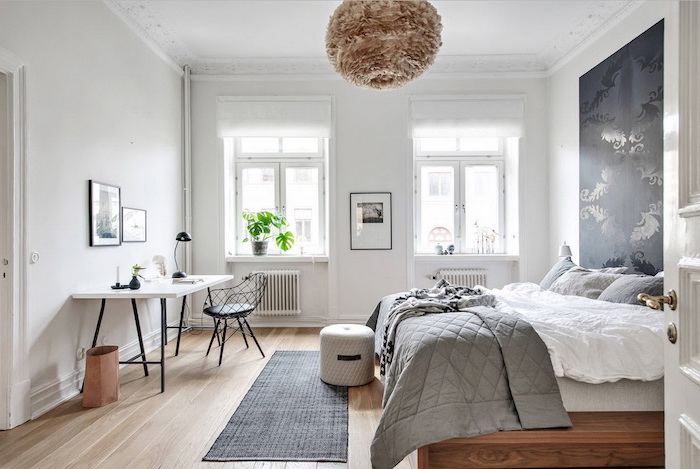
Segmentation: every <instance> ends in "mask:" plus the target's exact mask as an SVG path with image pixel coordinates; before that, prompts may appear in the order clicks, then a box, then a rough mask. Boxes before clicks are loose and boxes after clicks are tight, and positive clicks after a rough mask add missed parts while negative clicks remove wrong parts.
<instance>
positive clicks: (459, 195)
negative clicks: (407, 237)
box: [413, 141, 507, 254]
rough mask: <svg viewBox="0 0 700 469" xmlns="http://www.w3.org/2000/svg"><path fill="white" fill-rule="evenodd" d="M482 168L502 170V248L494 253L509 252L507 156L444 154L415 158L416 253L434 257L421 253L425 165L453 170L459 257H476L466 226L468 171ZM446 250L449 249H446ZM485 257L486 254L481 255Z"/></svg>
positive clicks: (455, 238) (500, 198)
mask: <svg viewBox="0 0 700 469" xmlns="http://www.w3.org/2000/svg"><path fill="white" fill-rule="evenodd" d="M500 146H501V148H503V143H502V141H501V145H500ZM478 165H488V166H496V167H497V168H498V176H499V177H498V181H499V201H498V205H499V225H500V226H499V230H500V233H499V239H500V243H499V244H500V246H499V249H498V251H497V252H494V253H493V254H503V253H505V252H506V250H507V247H506V233H507V227H506V193H505V187H506V184H505V158H504V156H490V155H481V156H466V155H464V154H461V155H458V156H453V157H451V158H448V157H445V156H443V155H441V156H440V157H433V156H428V155H425V156H418V155H417V156H416V158H415V169H414V170H415V173H414V174H415V178H414V181H415V186H414V190H413V194H414V207H415V211H414V212H415V213H414V227H413V233H414V236H413V237H414V246H415V248H414V250H415V254H433V253H431V252H423V251H420V247H421V246H422V245H423V244H425V243H423V240H422V239H421V236H422V233H421V217H422V214H421V210H422V203H421V202H422V194H421V188H422V187H423V181H422V177H423V176H422V174H423V171H422V168H423V167H425V166H444V167H452V168H453V173H454V180H453V184H454V185H453V187H454V188H455V191H454V195H455V203H454V210H453V213H454V226H455V231H456V233H453V238H454V240H455V241H454V246H455V253H456V254H475V252H474V251H473V249H472V248H471V244H472V243H471V237H467V236H466V235H467V233H469V232H468V230H469V229H470V227H468V226H466V199H465V198H466V193H465V192H466V191H465V186H464V183H463V177H464V172H465V169H466V167H467V166H478ZM444 247H445V248H446V247H447V246H444ZM479 254H483V253H479Z"/></svg>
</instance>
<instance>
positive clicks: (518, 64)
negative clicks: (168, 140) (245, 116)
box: [103, 0, 642, 77]
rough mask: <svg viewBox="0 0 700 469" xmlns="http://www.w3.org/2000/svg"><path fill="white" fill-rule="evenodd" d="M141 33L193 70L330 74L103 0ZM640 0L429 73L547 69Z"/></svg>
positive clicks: (320, 63) (323, 65)
mask: <svg viewBox="0 0 700 469" xmlns="http://www.w3.org/2000/svg"><path fill="white" fill-rule="evenodd" d="M103 1H104V2H105V3H106V4H107V5H108V6H109V8H110V9H112V10H113V11H114V12H115V13H117V15H118V16H119V17H120V18H121V19H122V20H123V21H124V22H125V23H126V24H127V25H128V26H129V27H130V28H132V29H133V30H134V31H135V32H136V33H137V34H138V36H139V37H140V38H142V39H143V40H145V41H146V42H147V43H148V44H149V46H150V47H151V48H152V49H153V50H155V51H156V52H157V53H158V54H159V55H160V56H161V57H163V58H164V59H165V60H166V61H168V62H169V63H170V64H171V65H173V66H175V67H177V68H181V67H183V66H184V65H189V66H190V67H191V69H192V73H193V75H216V76H219V75H235V76H253V77H255V76H281V77H283V76H287V77H288V76H312V77H322V76H323V77H325V76H329V77H330V76H333V75H334V72H333V69H332V67H331V66H330V64H329V63H328V59H327V58H326V57H245V58H244V57H231V58H209V57H200V56H198V55H197V54H196V53H195V52H194V51H193V50H192V48H191V47H189V45H188V44H187V43H186V42H185V41H184V40H182V39H181V37H180V36H179V35H178V32H177V31H176V30H175V28H173V27H172V26H171V25H169V24H168V22H167V21H166V20H165V19H164V17H163V15H162V14H161V12H160V11H159V3H161V2H158V1H154V0H103ZM641 3H642V1H641V0H627V1H620V2H610V1H604V0H598V1H591V2H590V4H587V5H586V8H585V9H583V10H581V13H580V14H577V15H576V16H575V17H572V18H571V19H570V22H569V24H568V25H563V26H562V27H561V32H560V33H559V34H558V35H557V36H556V37H555V39H554V40H553V41H551V42H550V43H549V44H547V45H546V46H545V48H544V50H542V51H540V52H538V53H534V54H502V55H452V56H441V55H439V54H438V56H437V58H436V61H435V64H434V65H433V67H432V68H431V69H430V71H429V72H428V74H427V75H428V76H433V77H435V76H438V75H451V74H454V75H460V74H461V75H464V74H468V75H470V74H478V73H484V74H498V73H508V74H510V73H546V72H548V71H551V69H552V68H553V67H558V66H560V65H561V64H562V63H565V62H567V61H568V60H569V59H570V57H573V56H575V55H577V54H578V52H579V51H580V50H581V45H582V44H584V43H587V42H589V41H590V40H591V37H597V36H600V35H601V34H603V33H604V32H606V31H608V30H610V29H611V28H613V27H614V26H616V25H617V24H618V23H619V22H620V21H621V20H622V19H623V18H624V17H626V16H627V15H628V14H629V13H630V12H632V11H633V10H634V9H636V8H637V7H638V6H639V5H640V4H641Z"/></svg>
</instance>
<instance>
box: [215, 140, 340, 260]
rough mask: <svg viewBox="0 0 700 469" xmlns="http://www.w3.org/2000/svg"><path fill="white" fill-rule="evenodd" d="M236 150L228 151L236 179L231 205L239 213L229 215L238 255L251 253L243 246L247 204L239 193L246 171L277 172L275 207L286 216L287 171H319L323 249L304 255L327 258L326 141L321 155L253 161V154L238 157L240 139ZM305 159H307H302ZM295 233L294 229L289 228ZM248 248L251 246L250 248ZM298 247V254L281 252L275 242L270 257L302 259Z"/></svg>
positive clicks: (276, 156)
mask: <svg viewBox="0 0 700 469" xmlns="http://www.w3.org/2000/svg"><path fill="white" fill-rule="evenodd" d="M233 140H234V142H233V146H232V147H229V150H228V151H231V150H233V155H232V158H231V164H232V166H233V171H231V174H232V176H233V177H234V180H233V183H232V185H231V186H232V189H233V191H232V195H233V199H234V201H233V203H231V204H230V206H231V207H235V213H234V214H232V215H229V216H230V218H231V219H232V222H233V226H234V229H233V234H234V239H233V240H232V241H233V242H231V243H230V245H231V246H232V247H233V249H234V253H233V254H234V255H236V256H241V255H242V256H245V255H249V253H248V251H249V250H250V249H249V246H250V243H243V239H245V238H246V237H247V232H246V230H245V223H244V222H243V219H242V217H241V214H242V213H243V203H242V199H243V198H242V197H241V196H240V194H239V192H240V190H241V188H242V173H243V169H245V168H273V169H274V174H275V177H274V179H275V207H274V209H275V210H276V211H279V212H280V213H282V214H284V215H285V216H286V215H287V214H286V208H287V207H286V196H287V182H286V170H287V168H293V167H302V168H316V169H317V171H318V189H319V190H318V212H319V213H318V216H319V221H318V228H317V229H318V239H319V249H320V251H312V252H308V251H307V252H304V253H303V255H306V254H312V255H314V256H325V255H327V254H326V253H327V251H328V242H327V233H328V226H327V224H326V194H327V183H326V181H327V175H326V170H327V164H328V162H327V159H326V154H327V148H326V147H327V145H326V142H325V140H324V139H319V140H320V141H319V149H320V151H319V153H313V154H306V153H305V154H298V153H281V152H280V153H260V154H255V155H256V156H254V157H251V155H253V154H250V153H246V154H242V155H240V154H238V153H237V151H238V150H240V139H239V138H235V139H233ZM302 158H303V159H302ZM289 228H290V229H291V230H293V229H294V227H293V226H290V227H289ZM246 245H247V246H246ZM298 247H299V246H298V244H297V243H296V242H295V244H294V248H293V250H294V251H295V252H294V253H291V254H290V253H285V252H281V251H280V250H279V248H278V247H277V245H276V244H275V243H274V241H272V242H271V243H270V244H269V245H268V256H269V255H283V256H301V255H302V253H300V252H296V249H297V248H298Z"/></svg>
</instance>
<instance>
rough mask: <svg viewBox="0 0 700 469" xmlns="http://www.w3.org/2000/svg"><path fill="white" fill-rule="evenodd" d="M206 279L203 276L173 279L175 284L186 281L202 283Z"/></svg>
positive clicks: (187, 282)
mask: <svg viewBox="0 0 700 469" xmlns="http://www.w3.org/2000/svg"><path fill="white" fill-rule="evenodd" d="M203 281H204V279H201V278H196V277H183V278H174V279H173V285H175V284H178V283H186V284H190V285H191V284H193V283H200V282H203Z"/></svg>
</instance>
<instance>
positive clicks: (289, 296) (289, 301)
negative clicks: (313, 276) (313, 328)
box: [253, 270, 301, 316]
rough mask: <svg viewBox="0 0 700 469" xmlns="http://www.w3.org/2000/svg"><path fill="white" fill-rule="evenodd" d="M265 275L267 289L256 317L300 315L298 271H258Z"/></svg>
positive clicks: (256, 311)
mask: <svg viewBox="0 0 700 469" xmlns="http://www.w3.org/2000/svg"><path fill="white" fill-rule="evenodd" d="M258 272H263V273H265V274H267V288H266V289H265V295H264V296H263V299H262V302H261V303H260V306H258V308H257V309H256V310H255V313H253V314H256V315H258V316H294V315H297V314H301V305H300V294H299V278H300V274H301V272H300V271H298V270H260V271H258Z"/></svg>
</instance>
